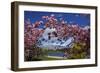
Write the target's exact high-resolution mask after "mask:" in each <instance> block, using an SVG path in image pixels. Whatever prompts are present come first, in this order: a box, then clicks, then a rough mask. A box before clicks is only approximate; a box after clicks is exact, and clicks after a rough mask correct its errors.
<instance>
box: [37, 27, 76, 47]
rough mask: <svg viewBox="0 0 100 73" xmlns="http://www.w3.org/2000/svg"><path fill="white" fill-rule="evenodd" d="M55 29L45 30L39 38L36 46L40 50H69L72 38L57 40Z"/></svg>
mask: <svg viewBox="0 0 100 73" xmlns="http://www.w3.org/2000/svg"><path fill="white" fill-rule="evenodd" d="M56 33H57V31H56V29H55V28H49V27H48V28H46V29H45V30H44V33H43V34H42V36H41V37H39V39H38V42H37V46H38V47H40V48H48V49H63V48H69V47H71V45H72V44H73V41H74V38H73V37H66V39H63V38H62V39H59V38H58V37H57V36H56Z"/></svg>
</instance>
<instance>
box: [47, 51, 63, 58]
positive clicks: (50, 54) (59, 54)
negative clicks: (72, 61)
mask: <svg viewBox="0 0 100 73" xmlns="http://www.w3.org/2000/svg"><path fill="white" fill-rule="evenodd" d="M48 56H58V57H63V56H64V53H62V52H56V53H48Z"/></svg>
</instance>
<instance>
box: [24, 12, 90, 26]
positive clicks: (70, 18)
mask: <svg viewBox="0 0 100 73" xmlns="http://www.w3.org/2000/svg"><path fill="white" fill-rule="evenodd" d="M51 14H54V15H55V18H56V19H57V20H58V21H60V19H61V18H63V19H64V21H67V23H69V24H73V23H74V24H79V26H81V27H84V26H87V25H88V26H90V14H85V13H62V12H39V11H24V20H27V19H30V21H31V23H34V22H36V21H40V20H42V21H44V22H45V19H42V16H50V15H51Z"/></svg>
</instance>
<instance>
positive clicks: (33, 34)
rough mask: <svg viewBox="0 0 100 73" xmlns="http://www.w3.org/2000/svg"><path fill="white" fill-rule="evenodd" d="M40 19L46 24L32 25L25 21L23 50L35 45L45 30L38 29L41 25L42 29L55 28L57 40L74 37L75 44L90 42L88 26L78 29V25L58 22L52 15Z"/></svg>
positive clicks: (38, 22) (37, 23)
mask: <svg viewBox="0 0 100 73" xmlns="http://www.w3.org/2000/svg"><path fill="white" fill-rule="evenodd" d="M42 19H45V20H46V21H47V22H45V23H44V22H43V21H36V22H35V23H32V24H31V22H30V21H29V20H28V21H25V30H24V43H25V48H29V47H30V46H32V45H33V44H35V43H36V40H38V37H40V36H41V35H42V34H43V32H44V30H45V29H42V28H41V29H40V28H38V27H39V26H40V25H42V24H41V23H43V24H44V27H45V28H47V27H50V28H56V30H57V36H58V37H59V38H62V37H67V36H71V37H74V39H75V42H85V43H86V42H88V43H89V42H90V41H89V40H90V28H89V26H88V27H87V28H86V27H80V26H79V25H78V24H77V25H76V24H68V23H65V21H64V20H62V21H60V22H59V21H58V20H57V19H56V18H55V16H54V15H53V14H52V15H51V16H42Z"/></svg>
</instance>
